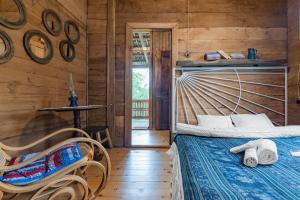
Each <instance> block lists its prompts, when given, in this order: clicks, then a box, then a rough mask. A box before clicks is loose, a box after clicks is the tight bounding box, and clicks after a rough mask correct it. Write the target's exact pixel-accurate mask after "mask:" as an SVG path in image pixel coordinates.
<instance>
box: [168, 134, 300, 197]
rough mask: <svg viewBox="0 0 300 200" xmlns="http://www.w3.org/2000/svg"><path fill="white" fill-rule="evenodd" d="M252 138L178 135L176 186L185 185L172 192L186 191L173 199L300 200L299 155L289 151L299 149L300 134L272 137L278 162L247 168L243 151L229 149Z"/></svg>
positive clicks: (176, 142)
mask: <svg viewBox="0 0 300 200" xmlns="http://www.w3.org/2000/svg"><path fill="white" fill-rule="evenodd" d="M249 140H251V139H248V138H239V139H233V138H208V137H200V136H192V135H177V136H176V138H175V144H176V146H177V149H176V151H175V152H176V154H178V157H179V164H178V165H179V167H180V172H181V177H180V178H179V179H178V178H177V180H179V181H177V186H178V187H182V188H181V189H180V188H177V189H173V191H174V190H177V193H179V194H180V193H181V192H178V191H180V190H182V191H183V194H182V195H181V194H180V195H178V194H176V195H175V196H173V199H174V198H175V199H176V198H177V199H179V198H178V196H181V197H180V199H181V200H183V199H184V200H198V199H199V200H200V199H201V200H202V199H204V200H218V199H224V200H231V199H236V200H243V199H247V200H250V199H255V200H257V199H263V200H268V199H272V200H273V199H278V200H279V199H280V200H282V199H291V200H295V199H300V158H296V157H292V156H291V154H290V152H291V151H297V150H300V137H291V138H273V139H272V140H273V141H274V142H275V143H276V144H277V148H278V154H279V161H278V162H277V163H275V164H274V165H271V166H258V167H257V168H248V167H245V166H244V165H243V164H242V160H243V159H242V158H243V154H231V153H230V152H229V149H230V148H232V147H234V146H238V145H240V144H243V143H246V142H248V141H249ZM252 140H253V139H252ZM178 165H177V166H178ZM177 169H178V168H177Z"/></svg>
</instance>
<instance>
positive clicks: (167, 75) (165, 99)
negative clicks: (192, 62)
mask: <svg viewBox="0 0 300 200" xmlns="http://www.w3.org/2000/svg"><path fill="white" fill-rule="evenodd" d="M127 31H128V28H127ZM172 36H173V33H172V28H159V27H158V28H153V27H151V28H148V29H145V28H139V27H137V28H131V29H130V31H128V32H127V37H126V39H127V40H126V44H127V45H128V47H129V48H128V49H127V52H126V60H127V62H126V64H127V67H126V69H127V70H126V72H127V74H128V75H129V77H130V80H129V83H130V84H128V85H130V87H129V88H128V89H130V98H128V99H127V98H126V99H127V100H128V101H127V102H126V111H127V112H126V117H125V118H126V122H125V126H126V125H127V128H126V127H125V128H126V129H127V130H128V132H126V135H125V139H126V141H127V142H128V143H127V146H134V147H138V146H141V147H166V146H169V145H170V142H171V141H170V138H171V132H170V129H171V91H172V90H171V85H172V82H171V81H172V79H171V77H172V64H173V62H172V60H173V59H172V58H173V57H172V55H173V54H172V53H173V51H172V50H173V49H172V47H173V46H172V44H173V43H172V39H173V38H172ZM128 85H127V86H128ZM126 88H127V87H126ZM126 95H128V94H126Z"/></svg>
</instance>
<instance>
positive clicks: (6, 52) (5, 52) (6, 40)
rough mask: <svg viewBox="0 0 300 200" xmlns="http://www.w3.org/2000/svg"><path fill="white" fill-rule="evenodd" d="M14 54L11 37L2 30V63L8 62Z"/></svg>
mask: <svg viewBox="0 0 300 200" xmlns="http://www.w3.org/2000/svg"><path fill="white" fill-rule="evenodd" d="M13 55H14V45H13V42H12V40H11V38H10V37H9V36H8V35H7V33H5V32H4V31H1V30H0V64H3V63H6V62H8V61H9V60H10V59H11V58H12V57H13Z"/></svg>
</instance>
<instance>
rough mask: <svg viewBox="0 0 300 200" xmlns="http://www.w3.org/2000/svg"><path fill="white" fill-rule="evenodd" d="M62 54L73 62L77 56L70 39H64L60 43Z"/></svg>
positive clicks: (66, 59) (68, 60) (65, 58)
mask: <svg viewBox="0 0 300 200" xmlns="http://www.w3.org/2000/svg"><path fill="white" fill-rule="evenodd" d="M59 51H60V55H61V56H62V57H63V59H64V60H65V61H67V62H72V61H73V60H74V58H75V56H76V52H75V48H74V45H73V44H72V43H71V42H70V41H68V40H63V41H61V42H60V44H59Z"/></svg>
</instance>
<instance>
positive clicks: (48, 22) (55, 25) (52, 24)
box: [42, 9, 62, 36]
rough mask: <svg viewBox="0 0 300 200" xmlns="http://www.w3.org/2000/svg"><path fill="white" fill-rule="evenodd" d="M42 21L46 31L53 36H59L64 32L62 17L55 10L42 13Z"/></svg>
mask: <svg viewBox="0 0 300 200" xmlns="http://www.w3.org/2000/svg"><path fill="white" fill-rule="evenodd" d="M42 20H43V24H44V26H45V28H46V30H47V31H48V32H49V33H50V34H51V35H53V36H58V35H59V34H60V33H61V30H62V22H61V19H60V17H59V16H58V15H57V14H56V12H54V11H53V10H50V9H47V10H44V11H43V13H42Z"/></svg>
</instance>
